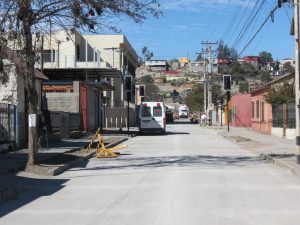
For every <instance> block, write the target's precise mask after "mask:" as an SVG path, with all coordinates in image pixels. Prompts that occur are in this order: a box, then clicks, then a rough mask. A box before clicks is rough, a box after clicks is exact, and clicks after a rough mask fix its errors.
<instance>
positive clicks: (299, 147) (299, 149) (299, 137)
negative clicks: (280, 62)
mask: <svg viewBox="0 0 300 225" xmlns="http://www.w3.org/2000/svg"><path fill="white" fill-rule="evenodd" d="M294 21H295V23H294V33H295V34H294V35H295V96H296V102H295V103H296V160H297V164H300V117H299V116H300V113H299V107H300V90H299V88H300V85H299V82H300V75H299V69H300V67H299V0H294Z"/></svg>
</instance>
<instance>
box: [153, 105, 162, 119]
mask: <svg viewBox="0 0 300 225" xmlns="http://www.w3.org/2000/svg"><path fill="white" fill-rule="evenodd" d="M153 116H154V117H160V116H162V108H161V106H154V107H153Z"/></svg>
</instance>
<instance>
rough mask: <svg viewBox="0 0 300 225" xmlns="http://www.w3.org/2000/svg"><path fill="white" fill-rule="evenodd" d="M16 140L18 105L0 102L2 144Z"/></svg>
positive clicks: (0, 138) (0, 140) (0, 135)
mask: <svg viewBox="0 0 300 225" xmlns="http://www.w3.org/2000/svg"><path fill="white" fill-rule="evenodd" d="M11 142H16V106H14V105H10V104H3V103H0V144H3V143H11Z"/></svg>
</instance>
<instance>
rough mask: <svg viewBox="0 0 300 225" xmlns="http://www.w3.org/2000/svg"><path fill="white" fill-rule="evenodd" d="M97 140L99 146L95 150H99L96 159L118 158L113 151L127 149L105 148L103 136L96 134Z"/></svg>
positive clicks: (123, 146)
mask: <svg viewBox="0 0 300 225" xmlns="http://www.w3.org/2000/svg"><path fill="white" fill-rule="evenodd" d="M98 140H99V144H98V145H100V146H99V147H98V148H97V150H99V153H98V154H97V158H112V157H118V155H117V154H116V153H114V152H113V151H114V150H117V149H121V148H127V145H119V146H116V147H113V148H106V147H105V145H104V142H103V136H102V134H100V133H99V134H98Z"/></svg>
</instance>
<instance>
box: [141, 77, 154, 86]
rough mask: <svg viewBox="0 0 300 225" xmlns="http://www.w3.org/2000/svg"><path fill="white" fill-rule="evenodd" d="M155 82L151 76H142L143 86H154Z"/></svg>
mask: <svg viewBox="0 0 300 225" xmlns="http://www.w3.org/2000/svg"><path fill="white" fill-rule="evenodd" d="M153 82H154V80H153V78H152V77H151V76H150V75H145V76H142V77H141V78H140V80H139V83H141V84H153Z"/></svg>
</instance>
